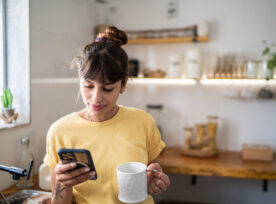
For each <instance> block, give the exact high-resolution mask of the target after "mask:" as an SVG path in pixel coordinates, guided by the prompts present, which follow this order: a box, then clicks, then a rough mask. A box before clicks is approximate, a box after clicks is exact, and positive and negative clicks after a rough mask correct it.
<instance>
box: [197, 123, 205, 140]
mask: <svg viewBox="0 0 276 204" xmlns="http://www.w3.org/2000/svg"><path fill="white" fill-rule="evenodd" d="M205 128H206V126H205V124H201V123H200V124H196V142H197V143H201V142H202V141H203V138H204V136H205Z"/></svg>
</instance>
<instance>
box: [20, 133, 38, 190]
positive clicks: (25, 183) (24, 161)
mask: <svg viewBox="0 0 276 204" xmlns="http://www.w3.org/2000/svg"><path fill="white" fill-rule="evenodd" d="M29 143H30V140H29V138H28V137H24V138H22V139H21V146H22V152H21V154H20V158H19V163H18V167H19V168H22V169H26V170H28V168H29V163H30V161H31V160H33V155H32V152H31V150H30V147H29ZM33 185H34V180H33V170H32V172H31V175H30V178H29V180H27V179H26V177H20V179H19V180H18V181H17V183H16V186H17V187H18V188H21V189H27V188H31V187H32V186H33Z"/></svg>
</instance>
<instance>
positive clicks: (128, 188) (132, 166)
mask: <svg viewBox="0 0 276 204" xmlns="http://www.w3.org/2000/svg"><path fill="white" fill-rule="evenodd" d="M146 168H147V167H146V165H145V164H143V163H140V162H127V163H123V164H120V165H119V166H118V167H117V180H118V187H119V195H118V198H119V200H120V201H121V202H124V203H139V202H142V201H144V200H146V199H147V198H148V190H147V172H146Z"/></svg>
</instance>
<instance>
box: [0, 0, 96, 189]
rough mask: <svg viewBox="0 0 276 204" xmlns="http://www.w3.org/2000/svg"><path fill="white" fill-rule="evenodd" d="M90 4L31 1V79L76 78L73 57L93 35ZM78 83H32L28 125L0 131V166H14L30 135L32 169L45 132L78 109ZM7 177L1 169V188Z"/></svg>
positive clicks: (74, 0) (42, 149) (37, 161)
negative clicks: (73, 69)
mask: <svg viewBox="0 0 276 204" xmlns="http://www.w3.org/2000/svg"><path fill="white" fill-rule="evenodd" d="M94 10H95V9H94V3H93V1H90V0H59V1H55V0H47V1H44V0H31V1H30V23H31V26H30V38H31V40H30V41H31V42H30V43H31V78H32V79H34V80H36V82H37V81H38V82H39V81H40V79H41V78H60V77H73V76H76V74H75V73H74V72H71V71H70V62H71V60H72V57H73V56H74V55H75V54H77V53H78V51H79V50H80V49H81V48H82V46H83V45H84V44H86V43H87V42H89V41H90V40H91V38H92V35H93V32H94V26H95V21H96V19H97V16H96V15H95V12H94ZM77 95H78V85H77V84H73V85H70V84H69V85H67V84H65V85H64V84H61V85H60V84H59V85H52V83H50V84H46V85H44V84H41V83H35V82H34V83H32V84H31V124H30V125H25V126H20V127H16V128H13V129H5V130H0V137H1V138H0V141H1V142H0V164H4V165H7V166H15V165H16V162H17V160H18V158H19V156H20V150H21V149H20V138H22V137H24V136H29V137H30V140H31V144H30V146H31V149H32V152H33V154H34V157H35V171H36V172H37V171H38V167H39V165H40V163H41V162H42V158H43V156H44V154H45V145H46V143H45V142H46V141H45V139H46V133H47V130H48V128H49V126H50V124H51V123H52V122H54V121H55V120H56V119H58V118H59V117H61V116H63V115H65V114H67V113H70V112H71V111H74V110H78V109H80V107H81V103H79V104H77V103H76V97H77ZM12 184H13V181H12V179H11V175H10V174H8V173H6V172H3V171H0V190H3V189H5V188H7V187H8V186H10V185H12Z"/></svg>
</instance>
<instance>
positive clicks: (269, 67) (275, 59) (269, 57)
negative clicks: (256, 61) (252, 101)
mask: <svg viewBox="0 0 276 204" xmlns="http://www.w3.org/2000/svg"><path fill="white" fill-rule="evenodd" d="M262 43H263V44H264V45H265V48H264V50H263V52H262V56H263V57H264V60H263V61H262V62H261V64H260V67H259V69H260V70H259V74H260V77H261V78H265V79H266V80H267V81H269V80H270V79H271V78H273V73H274V68H275V67H276V52H272V47H275V44H273V43H272V44H270V45H269V44H268V43H267V42H266V41H265V40H263V41H262ZM273 95H274V94H273V92H272V90H271V88H270V87H269V86H268V85H266V86H265V87H263V88H261V90H260V91H259V93H258V96H259V98H263V99H272V98H273Z"/></svg>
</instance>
